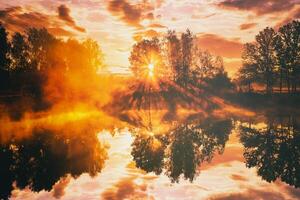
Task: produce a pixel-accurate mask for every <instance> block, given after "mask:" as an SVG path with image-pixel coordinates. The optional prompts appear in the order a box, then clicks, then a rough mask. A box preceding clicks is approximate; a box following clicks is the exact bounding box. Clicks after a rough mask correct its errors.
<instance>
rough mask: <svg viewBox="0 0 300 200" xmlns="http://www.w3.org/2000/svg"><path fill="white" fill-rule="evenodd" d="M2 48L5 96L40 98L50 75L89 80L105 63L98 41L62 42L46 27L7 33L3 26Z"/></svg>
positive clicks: (1, 82) (1, 87) (2, 90)
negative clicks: (88, 77) (24, 94)
mask: <svg viewBox="0 0 300 200" xmlns="http://www.w3.org/2000/svg"><path fill="white" fill-rule="evenodd" d="M0 47H1V48H0V93H2V94H7V93H8V92H9V93H12V92H16V93H20V92H21V91H23V90H25V92H26V93H27V94H28V93H29V94H31V95H34V96H40V95H41V92H42V87H43V84H44V83H45V82H46V81H48V79H49V75H50V74H56V75H57V76H61V78H62V79H61V80H63V78H64V77H65V76H68V75H71V74H72V75H74V74H75V75H76V74H78V75H80V76H81V77H86V76H85V75H88V74H95V73H96V72H97V70H98V68H99V67H101V65H102V64H103V60H102V59H103V55H102V52H101V50H100V47H99V45H98V44H97V42H95V41H93V40H91V39H87V40H84V41H78V40H76V39H68V40H63V39H59V38H56V37H55V36H53V35H51V34H50V33H49V32H48V31H47V29H45V28H43V29H36V28H29V29H28V30H27V31H26V32H25V33H19V32H16V33H12V34H8V32H7V31H6V29H5V28H4V27H3V26H2V25H1V24H0ZM57 84H60V83H57ZM23 92H24V91H23Z"/></svg>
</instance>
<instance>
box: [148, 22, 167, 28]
mask: <svg viewBox="0 0 300 200" xmlns="http://www.w3.org/2000/svg"><path fill="white" fill-rule="evenodd" d="M148 28H168V27H166V26H164V25H162V24H157V23H155V24H150V25H149V26H148Z"/></svg>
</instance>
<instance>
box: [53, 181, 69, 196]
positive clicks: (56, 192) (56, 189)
mask: <svg viewBox="0 0 300 200" xmlns="http://www.w3.org/2000/svg"><path fill="white" fill-rule="evenodd" d="M70 180H71V176H67V177H63V178H61V179H60V180H59V181H58V182H57V183H56V184H55V185H54V186H53V196H54V197H55V198H57V199H59V198H61V197H62V196H64V195H65V188H66V187H67V186H68V184H69V183H70Z"/></svg>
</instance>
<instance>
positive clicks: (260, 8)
mask: <svg viewBox="0 0 300 200" xmlns="http://www.w3.org/2000/svg"><path fill="white" fill-rule="evenodd" d="M297 4H298V5H299V2H297V3H296V2H295V1H293V0H276V1H274V0H265V1H261V0H225V1H222V2H220V3H218V4H217V5H218V6H220V7H222V8H226V9H235V10H243V11H249V10H250V11H253V12H255V13H256V14H257V15H264V14H269V13H274V12H283V11H288V10H290V9H292V8H293V7H294V6H296V5H297Z"/></svg>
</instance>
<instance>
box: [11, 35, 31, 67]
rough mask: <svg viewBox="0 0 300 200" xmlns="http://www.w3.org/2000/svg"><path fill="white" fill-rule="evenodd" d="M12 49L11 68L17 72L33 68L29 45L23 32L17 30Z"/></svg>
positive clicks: (13, 37)
mask: <svg viewBox="0 0 300 200" xmlns="http://www.w3.org/2000/svg"><path fill="white" fill-rule="evenodd" d="M10 51H11V53H10V55H11V66H10V69H11V70H13V71H17V72H26V71H29V70H31V69H30V68H31V63H30V52H29V45H28V43H27V41H26V40H25V38H24V36H23V35H22V34H20V33H18V32H17V33H15V34H14V35H13V36H12V41H11V50H10Z"/></svg>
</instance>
